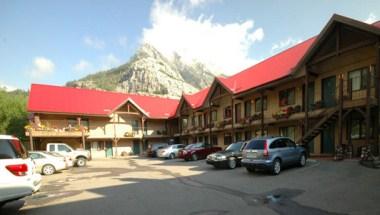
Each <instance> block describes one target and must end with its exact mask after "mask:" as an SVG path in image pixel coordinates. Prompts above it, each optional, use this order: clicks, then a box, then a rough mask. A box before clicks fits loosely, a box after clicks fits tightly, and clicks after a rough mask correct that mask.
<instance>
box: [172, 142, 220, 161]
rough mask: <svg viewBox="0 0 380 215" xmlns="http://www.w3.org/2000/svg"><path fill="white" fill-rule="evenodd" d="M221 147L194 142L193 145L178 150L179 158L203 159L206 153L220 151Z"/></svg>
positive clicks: (187, 159)
mask: <svg viewBox="0 0 380 215" xmlns="http://www.w3.org/2000/svg"><path fill="white" fill-rule="evenodd" d="M221 150H222V148H220V147H215V146H209V147H205V144H204V143H195V144H194V145H192V146H190V147H188V148H185V149H183V150H180V152H179V158H182V159H184V160H185V161H189V160H193V161H196V160H199V159H205V158H206V157H207V155H209V154H211V153H214V152H217V151H221Z"/></svg>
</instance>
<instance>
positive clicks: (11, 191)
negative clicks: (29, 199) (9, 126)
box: [0, 135, 41, 207]
mask: <svg viewBox="0 0 380 215" xmlns="http://www.w3.org/2000/svg"><path fill="white" fill-rule="evenodd" d="M40 187H41V175H40V174H38V173H36V169H35V164H34V162H33V161H32V159H30V158H28V153H27V152H26V150H25V148H24V146H23V145H22V143H21V142H20V140H19V139H17V138H16V137H12V136H9V135H0V207H1V206H2V205H4V204H5V203H7V202H9V201H12V200H17V199H21V198H23V197H25V196H29V195H31V194H32V193H33V192H36V191H38V190H39V189H40Z"/></svg>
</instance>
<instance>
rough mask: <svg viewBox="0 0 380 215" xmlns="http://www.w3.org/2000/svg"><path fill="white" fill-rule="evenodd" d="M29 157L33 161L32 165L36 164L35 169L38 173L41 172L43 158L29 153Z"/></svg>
mask: <svg viewBox="0 0 380 215" xmlns="http://www.w3.org/2000/svg"><path fill="white" fill-rule="evenodd" d="M29 154H30V157H31V158H32V159H33V161H34V163H35V164H36V169H37V170H38V171H41V169H42V167H43V166H44V165H45V162H44V158H45V157H43V156H42V155H40V154H39V153H33V152H31V153H29Z"/></svg>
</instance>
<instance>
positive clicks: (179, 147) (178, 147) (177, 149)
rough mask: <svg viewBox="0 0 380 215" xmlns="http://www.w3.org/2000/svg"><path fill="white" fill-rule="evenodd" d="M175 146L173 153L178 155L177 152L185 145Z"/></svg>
mask: <svg viewBox="0 0 380 215" xmlns="http://www.w3.org/2000/svg"><path fill="white" fill-rule="evenodd" d="M176 147H177V148H176V149H175V152H174V154H175V156H176V157H177V156H178V152H179V151H180V150H182V149H184V148H185V146H184V145H177V146H176Z"/></svg>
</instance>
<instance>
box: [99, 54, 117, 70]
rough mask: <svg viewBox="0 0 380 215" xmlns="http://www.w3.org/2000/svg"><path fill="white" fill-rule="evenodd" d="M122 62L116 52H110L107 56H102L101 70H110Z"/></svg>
mask: <svg viewBox="0 0 380 215" xmlns="http://www.w3.org/2000/svg"><path fill="white" fill-rule="evenodd" d="M120 64H121V61H120V59H119V58H117V57H116V56H115V55H114V54H112V53H110V54H108V55H107V56H104V57H102V59H101V65H100V68H101V70H108V69H111V68H114V67H116V66H119V65H120Z"/></svg>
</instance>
